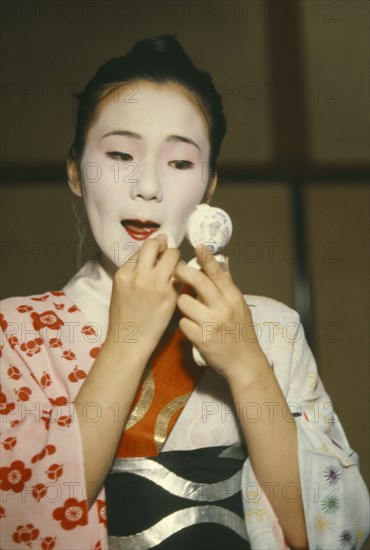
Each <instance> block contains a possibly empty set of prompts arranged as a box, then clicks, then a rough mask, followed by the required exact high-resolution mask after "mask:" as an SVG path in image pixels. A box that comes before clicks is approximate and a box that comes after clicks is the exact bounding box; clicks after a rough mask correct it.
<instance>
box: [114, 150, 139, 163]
mask: <svg viewBox="0 0 370 550" xmlns="http://www.w3.org/2000/svg"><path fill="white" fill-rule="evenodd" d="M107 155H108V156H109V157H110V158H111V159H113V160H122V161H123V162H130V161H132V160H134V159H133V158H132V156H131V155H129V154H128V153H120V152H119V151H110V152H109V153H107ZM123 157H126V158H123ZM127 157H129V158H127Z"/></svg>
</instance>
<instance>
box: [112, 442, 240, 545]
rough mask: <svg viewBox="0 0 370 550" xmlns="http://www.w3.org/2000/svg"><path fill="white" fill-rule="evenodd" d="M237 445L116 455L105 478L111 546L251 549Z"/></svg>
mask: <svg viewBox="0 0 370 550" xmlns="http://www.w3.org/2000/svg"><path fill="white" fill-rule="evenodd" d="M245 459H246V454H245V450H244V451H243V450H242V449H241V448H240V447H238V448H236V447H233V446H232V447H207V448H202V449H195V450H193V451H170V452H162V453H160V454H159V455H158V456H156V457H150V458H118V459H116V460H115V462H114V465H113V467H112V470H111V472H110V473H109V475H108V477H107V479H106V482H105V490H106V499H107V520H108V538H109V548H110V549H111V550H118V549H119V550H145V549H148V548H155V549H158V550H206V549H207V550H225V549H227V550H231V549H232V550H250V545H249V542H248V537H247V531H246V527H245V522H244V511H243V503H242V492H241V470H242V467H243V463H244V461H245Z"/></svg>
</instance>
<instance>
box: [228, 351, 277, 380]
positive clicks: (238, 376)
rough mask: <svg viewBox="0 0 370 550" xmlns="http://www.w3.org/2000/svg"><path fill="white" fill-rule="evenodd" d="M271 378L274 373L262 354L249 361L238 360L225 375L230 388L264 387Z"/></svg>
mask: <svg viewBox="0 0 370 550" xmlns="http://www.w3.org/2000/svg"><path fill="white" fill-rule="evenodd" d="M271 378H274V373H273V370H272V367H271V365H270V363H269V362H268V360H267V358H266V356H265V355H264V354H262V355H259V356H257V357H253V358H250V359H249V358H247V357H246V358H241V359H238V361H237V362H235V364H234V365H232V366H231V367H230V368H229V369H228V372H227V374H226V380H227V382H228V384H229V386H230V387H238V386H239V387H240V386H243V387H244V388H246V387H248V386H254V385H266V383H268V382H269V380H271Z"/></svg>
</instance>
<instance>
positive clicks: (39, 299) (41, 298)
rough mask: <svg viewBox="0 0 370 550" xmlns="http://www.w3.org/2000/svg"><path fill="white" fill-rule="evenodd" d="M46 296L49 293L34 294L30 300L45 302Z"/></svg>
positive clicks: (47, 296)
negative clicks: (42, 294)
mask: <svg viewBox="0 0 370 550" xmlns="http://www.w3.org/2000/svg"><path fill="white" fill-rule="evenodd" d="M48 298H49V294H44V296H34V297H33V298H31V300H34V301H35V302H45V300H47V299H48Z"/></svg>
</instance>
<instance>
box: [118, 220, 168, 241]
mask: <svg viewBox="0 0 370 550" xmlns="http://www.w3.org/2000/svg"><path fill="white" fill-rule="evenodd" d="M121 225H122V226H123V227H124V228H125V230H126V231H127V233H128V234H129V235H130V237H131V238H132V239H135V240H136V241H144V240H145V239H147V238H148V237H150V235H153V233H155V231H157V229H158V228H159V227H160V226H159V224H158V223H156V222H153V221H152V220H145V221H144V220H122V221H121Z"/></svg>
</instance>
